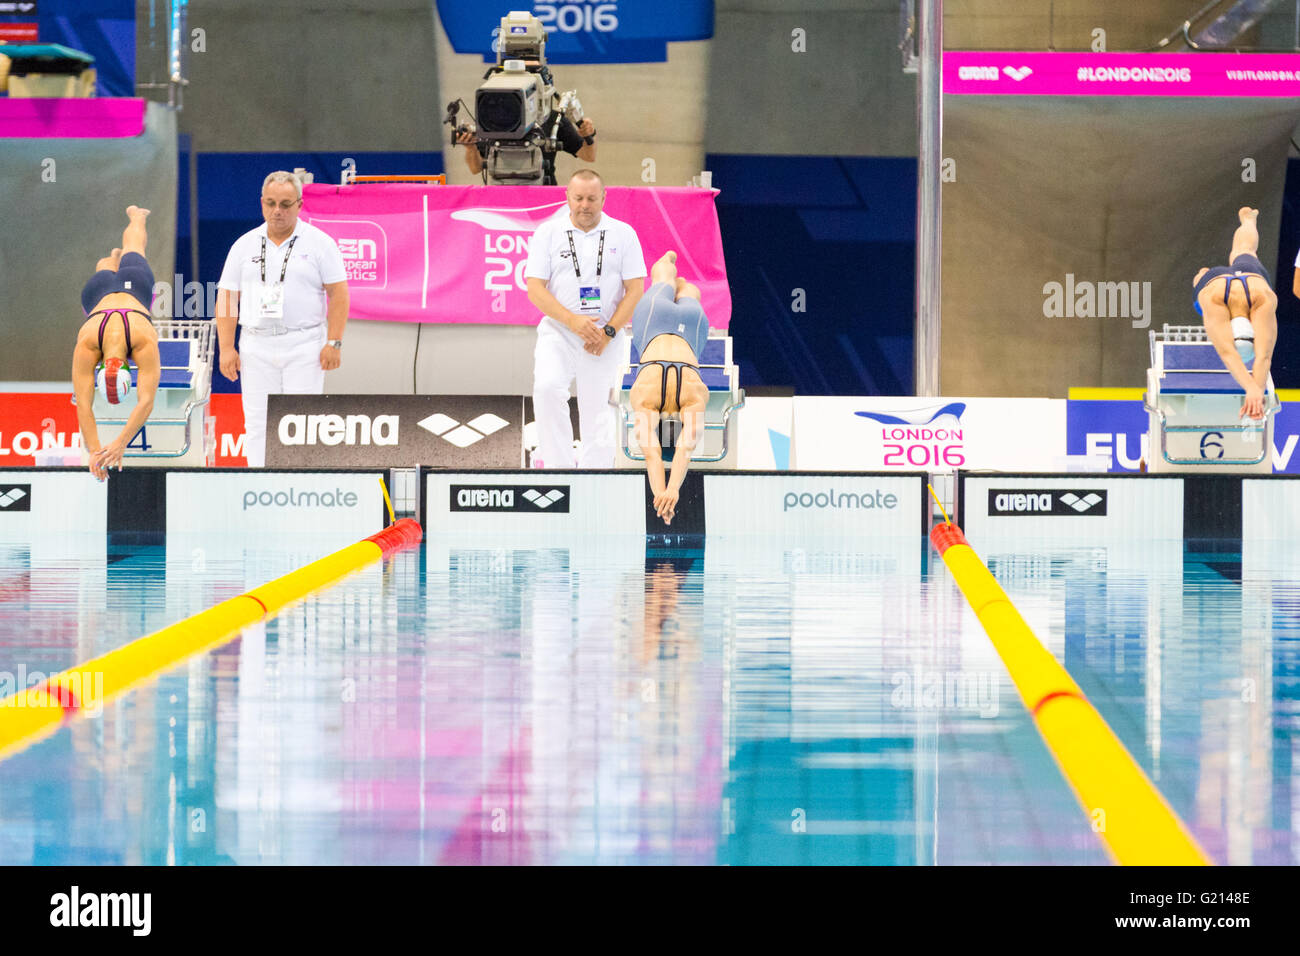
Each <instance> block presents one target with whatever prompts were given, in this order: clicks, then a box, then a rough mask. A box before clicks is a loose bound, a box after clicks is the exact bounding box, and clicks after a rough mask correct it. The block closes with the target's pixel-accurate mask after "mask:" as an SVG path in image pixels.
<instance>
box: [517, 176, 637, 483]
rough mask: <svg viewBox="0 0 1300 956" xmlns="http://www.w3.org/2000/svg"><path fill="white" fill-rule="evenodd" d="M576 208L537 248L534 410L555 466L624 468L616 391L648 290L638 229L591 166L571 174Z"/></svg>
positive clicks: (533, 249) (543, 232)
mask: <svg viewBox="0 0 1300 956" xmlns="http://www.w3.org/2000/svg"><path fill="white" fill-rule="evenodd" d="M567 198H568V212H567V215H564V214H558V215H556V216H554V217H553V218H551V219H548V220H546V222H544V223H542V224H541V225H540V226H538V227H537V231H536V232H535V233H533V239H532V242H531V243H530V244H529V246H528V264H527V266H526V267H525V271H524V276H525V277H526V279H527V280H528V300H529V301H530V302H532V303H533V305H535V306H537V308H539V309H541V310H542V312H543V313H545V314H544V315H543V317H542V320H541V323H540V324H539V325H538V326H537V348H536V351H535V352H534V353H533V409H534V413H535V417H536V420H537V436H538V446H537V451H536V453H535V456H534V460H535V461H537V460H540V462H541V465H542V467H545V468H573V467H574V466H575V465H576V466H577V467H580V468H612V467H614V438H615V415H614V408H613V406H611V405H610V404H609V390H610V389H611V388H613V387H614V386H615V385H617V384H618V379H619V372H620V370H621V369H622V368H623V366H625V365H626V364H627V360H628V356H629V350H630V347H631V339H630V337H629V336H628V334H627V333H626V332H625V331H624V329H626V327H627V325H628V323H629V322H631V321H632V310H633V309H634V308H635V307H636V304H637V301H638V300H639V299H640V298H641V293H642V291H643V290H644V288H645V275H646V268H645V257H644V255H642V252H641V242H640V240H638V239H637V236H636V232H635V231H634V230H633V229H632V227H631V226H629V225H628V224H627V223H625V222H622V221H620V220H618V219H615V218H613V217H612V216H606V215H604V214H603V213H602V212H601V210H602V208H603V207H604V205H605V183H604V182H603V181H602V180H601V178H600V176H599V175H598V174H597V173H595V172H594V171H592V170H590V169H580V170H578V171H577V172H576V173H574V174H573V176H572V178H571V179H570V180H569V185H568V190H567ZM575 378H576V379H577V381H578V428H579V431H580V432H581V435H582V457H581V460H578V461H575V460H574V454H573V426H572V424H571V423H570V420H569V385H570V383H571V382H573V380H574V379H575Z"/></svg>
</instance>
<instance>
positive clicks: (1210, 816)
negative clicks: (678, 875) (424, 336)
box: [0, 534, 1300, 865]
mask: <svg viewBox="0 0 1300 956" xmlns="http://www.w3.org/2000/svg"><path fill="white" fill-rule="evenodd" d="M351 540H355V539H354V538H346V537H343V536H340V535H281V536H279V537H278V538H275V539H272V540H266V539H264V538H258V539H247V538H241V537H239V536H226V537H224V538H223V537H221V536H213V535H203V536H201V537H200V536H186V535H182V534H170V535H168V537H167V539H166V544H165V545H154V546H143V545H141V546H136V545H116V544H114V545H107V546H106V545H105V537H104V536H103V535H93V536H84V537H82V536H76V535H49V536H42V537H41V538H38V539H33V540H32V542H31V543H25V544H14V543H6V544H0V575H2V580H3V581H4V582H5V584H4V585H3V586H0V604H2V605H3V608H4V612H3V614H2V615H0V674H4V675H8V677H7V679H8V680H9V681H10V682H11V683H13V682H22V681H25V682H26V683H27V684H31V683H33V682H35V680H36V679H37V678H35V677H33V674H34V673H35V672H41V673H45V674H48V673H49V672H51V671H55V670H58V669H61V668H64V667H67V666H69V665H71V664H73V663H75V662H78V661H84V660H87V659H89V658H91V657H93V656H95V655H96V654H99V653H102V652H104V651H105V650H108V649H110V648H112V647H114V646H118V645H120V644H123V643H125V642H127V641H129V640H131V639H133V638H135V637H138V636H140V635H143V634H146V633H150V632H152V631H154V630H157V629H159V628H161V627H163V626H165V625H166V624H169V623H172V622H174V621H176V620H179V619H181V618H183V617H185V616H186V615H189V614H192V613H196V612H198V611H201V610H203V609H205V608H207V607H210V606H211V605H213V604H215V603H217V602H218V601H221V600H223V599H225V598H228V597H232V596H234V595H236V594H239V593H242V592H243V591H246V590H248V589H249V588H251V587H253V586H255V585H258V584H261V583H262V582H264V581H266V580H268V579H270V578H272V577H275V576H277V575H279V574H282V573H285V572H287V571H289V570H292V569H293V568H296V567H298V566H301V565H302V564H304V563H306V562H307V561H309V560H312V559H314V558H316V557H319V556H321V555H324V554H327V553H329V552H330V551H332V550H334V549H336V548H338V547H340V546H342V545H345V544H348V543H351ZM972 544H973V545H974V547H975V548H976V550H977V551H979V552H980V554H981V556H982V557H984V558H985V559H986V561H987V563H988V565H989V567H990V569H991V570H992V571H993V572H994V574H995V575H996V576H997V577H998V579H999V581H1000V582H1001V583H1002V585H1003V587H1004V588H1005V589H1006V590H1007V592H1008V594H1009V596H1010V597H1011V598H1012V600H1013V601H1014V602H1015V603H1016V605H1017V606H1018V607H1019V608H1020V610H1021V612H1022V613H1023V614H1024V616H1025V618H1026V619H1027V620H1028V621H1029V623H1030V624H1031V625H1032V626H1033V628H1034V630H1035V632H1036V633H1037V635H1038V636H1039V638H1040V639H1041V640H1042V641H1043V643H1044V644H1045V645H1046V646H1047V647H1048V648H1049V649H1051V650H1052V652H1053V653H1054V654H1055V655H1056V656H1057V658H1058V659H1059V660H1061V661H1062V662H1063V663H1064V664H1065V666H1066V668H1067V669H1068V670H1069V671H1070V673H1071V674H1072V675H1073V676H1074V678H1075V679H1076V680H1077V681H1078V682H1079V684H1080V685H1081V686H1082V688H1083V690H1084V691H1085V693H1086V694H1087V695H1088V697H1089V698H1090V699H1091V700H1092V701H1093V703H1094V704H1095V705H1096V707H1097V708H1098V710H1099V711H1100V712H1101V713H1102V715H1103V716H1104V717H1105V719H1106V720H1107V722H1108V723H1109V724H1110V726H1111V727H1112V728H1113V729H1114V730H1115V732H1116V734H1117V735H1118V736H1119V738H1120V739H1121V740H1122V741H1123V743H1124V745H1125V746H1126V747H1127V748H1128V749H1129V751H1130V752H1131V753H1132V754H1133V755H1134V756H1135V757H1136V758H1137V760H1138V761H1139V763H1140V764H1141V765H1142V767H1143V768H1144V769H1145V770H1146V771H1147V773H1148V775H1149V776H1150V777H1151V779H1152V781H1153V782H1154V783H1155V784H1156V786H1157V787H1158V788H1159V789H1160V790H1161V792H1162V793H1163V794H1164V795H1165V797H1166V798H1167V800H1168V801H1169V803H1170V805H1171V806H1172V807H1173V808H1174V810H1175V811H1176V812H1177V813H1178V814H1179V815H1180V816H1181V817H1182V819H1183V820H1184V821H1185V822H1186V823H1187V824H1188V826H1189V827H1190V828H1191V830H1192V831H1193V832H1194V833H1195V835H1196V836H1197V838H1198V839H1199V840H1200V841H1201V843H1202V845H1203V846H1204V847H1205V848H1206V850H1207V851H1208V852H1209V853H1210V855H1211V856H1212V857H1213V858H1214V859H1215V861H1216V862H1220V863H1234V864H1249V863H1254V864H1263V863H1274V864H1288V863H1295V862H1297V856H1298V855H1300V853H1298V851H1297V838H1296V833H1297V831H1300V815H1298V814H1297V813H1296V812H1295V810H1294V806H1295V804H1296V802H1297V798H1298V797H1297V794H1298V792H1300V771H1298V770H1297V767H1296V763H1297V762H1296V760H1295V759H1294V755H1295V754H1296V750H1297V747H1296V743H1295V741H1296V738H1297V729H1298V718H1297V712H1298V708H1297V699H1300V652H1298V648H1300V641H1298V635H1300V623H1298V621H1300V615H1298V614H1297V610H1298V609H1300V557H1298V556H1296V555H1295V554H1294V553H1293V550H1291V549H1288V548H1287V547H1286V546H1285V544H1284V543H1278V544H1276V545H1270V544H1251V543H1249V542H1248V543H1247V544H1246V545H1244V546H1243V547H1244V552H1243V553H1241V554H1219V553H1216V554H1200V553H1195V552H1190V551H1188V550H1186V549H1185V547H1184V545H1183V542H1182V541H1167V542H1162V541H1147V542H1140V543H1129V544H1124V545H1111V546H1086V547H1062V546H1060V545H1059V543H1057V544H1054V543H1052V542H1048V541H1033V540H1025V541H1017V542H1015V544H1014V546H1012V545H1008V544H1006V543H1005V542H1001V541H994V542H992V543H989V544H988V546H987V547H983V548H982V547H981V543H980V542H979V541H974V540H973V541H972ZM87 709H88V710H93V709H94V708H92V707H88V708H87ZM1107 861H1108V857H1107V855H1106V853H1105V851H1104V849H1103V847H1102V844H1101V843H1100V841H1099V840H1098V839H1097V835H1096V834H1095V833H1094V832H1093V821H1091V820H1090V818H1089V816H1088V815H1086V814H1085V813H1084V811H1083V810H1082V809H1081V808H1080V807H1079V805H1078V803H1077V802H1076V800H1075V798H1074V796H1073V794H1072V793H1071V791H1070V789H1069V787H1068V786H1067V784H1066V783H1065V781H1064V779H1063V778H1062V776H1061V774H1060V772H1059V771H1058V770H1057V768H1056V765H1055V763H1054V761H1053V759H1052V757H1051V755H1050V754H1049V752H1048V751H1047V749H1046V748H1045V746H1044V745H1043V743H1042V741H1041V739H1040V738H1039V736H1038V733H1037V731H1036V730H1035V728H1034V725H1033V722H1032V720H1031V719H1030V717H1029V715H1028V714H1027V713H1026V712H1025V710H1024V708H1023V706H1022V705H1021V703H1020V701H1019V698H1018V697H1017V695H1016V692H1015V689H1014V686H1013V685H1012V684H1011V682H1010V679H1009V678H1008V677H1007V675H1006V673H1005V671H1004V669H1003V667H1002V664H1001V662H1000V660H999V659H998V657H997V655H996V653H995V652H994V651H993V649H992V646H991V645H990V643H989V641H988V639H987V638H986V637H985V635H984V632H983V630H982V628H981V627H980V625H979V623H978V621H977V620H976V619H975V617H974V615H973V614H972V613H971V612H970V610H969V608H968V606H967V605H966V602H965V600H964V599H963V598H962V596H961V594H960V592H959V591H958V590H957V588H956V586H955V584H954V583H953V581H952V579H951V577H950V575H949V573H948V571H947V569H946V568H945V567H944V565H943V564H942V562H940V561H939V560H938V559H937V557H936V556H935V555H934V553H933V552H932V551H930V550H929V546H928V544H927V543H926V542H924V541H923V540H922V539H921V538H920V536H919V535H918V536H908V537H896V538H876V539H873V540H864V541H863V542H862V544H861V545H860V546H857V547H848V546H846V545H845V543H844V541H843V540H838V539H837V540H833V541H826V542H823V543H819V541H818V539H816V538H812V537H808V538H804V539H800V540H799V541H797V542H795V543H791V542H790V541H774V540H770V539H762V538H745V537H736V538H731V539H728V538H725V537H710V538H708V539H707V542H703V541H701V542H700V543H699V547H679V548H653V547H647V545H646V543H645V540H644V539H643V538H641V537H640V536H616V535H605V536H602V535H587V536H583V537H573V538H570V539H569V540H568V541H567V542H565V543H557V542H556V541H554V540H552V541H546V540H540V539H539V540H532V541H530V540H528V539H526V538H521V537H519V536H514V537H513V538H504V537H500V538H496V539H494V538H492V537H491V536H483V535H477V536H474V537H469V536H464V537H455V536H446V535H433V536H430V537H429V538H428V539H427V540H426V542H425V543H424V544H423V545H422V546H421V547H420V548H419V549H415V550H412V551H408V552H404V553H401V554H398V555H396V556H395V557H393V558H390V559H389V560H388V561H386V562H385V563H383V564H378V563H377V564H374V565H372V566H370V567H369V568H367V569H365V570H363V571H361V572H358V573H357V574H355V575H353V576H351V577H350V578H348V579H346V580H345V581H344V582H342V583H340V584H339V585H337V586H335V587H333V588H330V589H327V590H325V591H322V592H319V593H318V594H316V595H314V596H313V597H311V598H309V599H307V600H306V601H304V602H302V603H300V604H298V605H296V606H294V607H292V608H290V609H289V610H287V611H285V612H284V613H282V614H281V615H279V616H278V617H276V618H275V619H273V620H271V621H269V622H267V623H266V624H264V625H257V626H254V627H251V628H248V629H246V630H245V631H244V632H243V633H242V635H240V636H239V637H237V638H236V639H234V640H232V641H230V642H229V643H227V644H225V645H224V646H222V647H220V648H218V649H216V650H214V651H211V652H210V653H207V654H204V655H201V656H198V657H195V658H192V659H191V660H190V661H188V662H187V663H185V664H183V665H181V666H180V667H178V668H175V669H173V670H171V671H168V672H167V673H165V674H164V675H163V676H161V677H160V678H159V679H158V680H157V681H156V682H155V683H153V684H151V685H148V686H145V687H142V688H139V689H137V690H135V691H132V692H130V693H129V694H127V695H125V696H124V697H122V698H120V699H118V700H116V701H112V702H108V703H107V704H104V705H102V709H101V711H100V712H99V713H98V715H97V716H93V717H92V716H88V717H86V718H83V719H78V720H75V721H73V722H71V723H70V724H68V725H66V726H64V727H63V728H62V729H60V730H59V731H58V732H57V733H56V734H54V735H53V736H51V737H49V738H47V739H45V740H43V741H41V742H39V743H36V744H34V745H33V746H31V747H29V748H28V749H26V750H25V751H23V752H21V753H17V754H15V755H13V756H10V757H9V758H8V759H6V760H4V761H3V762H0V863H4V864H23V863H38V864H50V863H147V864H231V863H234V864H252V863H281V864H295V863H309V864H342V863H428V864H433V863H486V864H491V863H560V864H569V863H618V864H622V863H646V864H658V863H701V864H715V863H717V864H759V863H808V864H824V863H880V864H919V865H930V864H964V863H1007V864H1015V863H1024V864H1079V863H1085V864H1091V863H1098V864H1100V863H1105V862H1107Z"/></svg>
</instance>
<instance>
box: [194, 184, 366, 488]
mask: <svg viewBox="0 0 1300 956" xmlns="http://www.w3.org/2000/svg"><path fill="white" fill-rule="evenodd" d="M301 208H302V183H301V182H299V180H298V177H297V176H295V175H294V174H293V173H286V172H274V173H271V175H269V176H267V177H266V181H265V182H264V183H262V218H263V219H265V220H266V221H265V223H263V224H262V225H261V226H259V227H258V228H256V229H253V230H250V231H249V232H246V233H244V234H243V235H242V236H240V237H239V238H238V239H237V240H236V241H235V244H234V245H233V246H231V247H230V254H229V255H227V256H226V266H225V268H224V269H223V270H222V271H221V281H220V282H218V283H217V288H218V290H219V292H218V295H217V337H218V340H219V343H220V346H221V374H222V375H224V376H226V378H228V379H230V380H231V381H232V382H233V381H234V380H235V379H236V378H241V379H242V381H241V382H240V390H241V392H242V393H243V403H244V436H245V437H244V455H245V457H246V458H247V459H248V465H249V467H250V468H261V467H262V466H263V465H265V464H266V397H267V395H271V394H276V395H320V394H321V393H322V392H324V391H325V373H326V372H329V371H332V370H334V369H336V368H338V367H339V365H340V364H341V361H342V359H341V354H342V353H341V349H342V348H343V327H344V326H345V325H346V324H347V321H348V283H347V272H346V270H345V269H344V266H343V255H342V253H341V252H339V247H338V244H337V243H335V242H334V240H333V239H331V238H330V237H329V236H328V235H327V234H326V233H324V232H322V231H321V230H320V229H317V228H316V227H315V226H313V225H312V224H311V223H307V222H299V221H298V213H299V210H300V209H301ZM236 322H238V325H239V326H240V327H241V328H242V329H243V331H242V333H241V335H240V341H239V351H235V325H236Z"/></svg>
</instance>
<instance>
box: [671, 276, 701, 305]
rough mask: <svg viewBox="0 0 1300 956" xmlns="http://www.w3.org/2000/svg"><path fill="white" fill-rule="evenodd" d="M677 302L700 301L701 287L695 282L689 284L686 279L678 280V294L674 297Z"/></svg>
mask: <svg viewBox="0 0 1300 956" xmlns="http://www.w3.org/2000/svg"><path fill="white" fill-rule="evenodd" d="M673 298H674V299H675V300H680V299H694V300H695V301H696V302H698V301H700V287H699V286H697V285H696V284H695V283H694V282H687V281H686V280H685V279H678V280H677V294H676V295H675V296H673Z"/></svg>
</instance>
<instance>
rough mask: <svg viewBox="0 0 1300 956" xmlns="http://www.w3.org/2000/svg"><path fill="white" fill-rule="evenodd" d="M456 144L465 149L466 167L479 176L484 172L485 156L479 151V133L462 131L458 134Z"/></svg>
mask: <svg viewBox="0 0 1300 956" xmlns="http://www.w3.org/2000/svg"><path fill="white" fill-rule="evenodd" d="M456 142H457V143H459V144H460V145H461V146H464V147H465V165H466V166H467V167H469V171H470V172H471V173H473V174H474V175H475V176H477V175H478V174H479V173H481V172H483V156H482V154H481V153H479V151H478V133H476V132H474V131H473V130H468V129H467V130H462V131H461V132H459V133H457V134H456Z"/></svg>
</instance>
